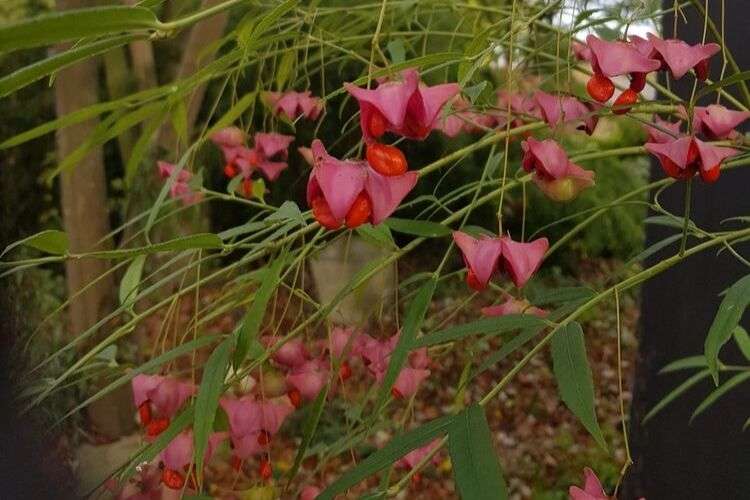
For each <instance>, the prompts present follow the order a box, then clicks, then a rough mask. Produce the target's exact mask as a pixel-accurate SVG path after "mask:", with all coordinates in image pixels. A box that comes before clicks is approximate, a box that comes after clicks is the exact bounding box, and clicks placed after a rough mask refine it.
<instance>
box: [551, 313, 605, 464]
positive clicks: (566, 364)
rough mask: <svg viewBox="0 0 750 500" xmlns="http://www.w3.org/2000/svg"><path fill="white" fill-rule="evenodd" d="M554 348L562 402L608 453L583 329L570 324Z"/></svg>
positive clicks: (554, 340) (555, 340) (555, 339)
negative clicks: (595, 402)
mask: <svg viewBox="0 0 750 500" xmlns="http://www.w3.org/2000/svg"><path fill="white" fill-rule="evenodd" d="M551 344H552V345H551V349H552V367H553V371H554V372H555V379H556V380H557V387H558V391H559V392H560V397H561V399H562V400H563V402H564V403H565V406H567V407H568V409H569V410H570V411H572V412H573V414H574V415H575V416H576V417H578V420H580V421H581V423H582V424H583V426H584V427H585V428H586V430H587V431H589V433H590V434H591V435H592V436H593V437H594V440H595V441H596V442H597V444H599V446H601V447H602V448H603V449H605V450H606V449H607V442H606V441H605V440H604V435H603V434H602V430H601V428H600V427H599V421H598V420H597V418H596V410H595V408H594V382H593V380H592V376H591V367H590V366H589V360H588V358H587V357H586V343H585V342H584V339H583V330H582V329H581V325H579V324H578V323H575V322H574V323H569V324H568V325H566V327H565V328H563V329H561V330H560V331H558V332H557V333H555V335H553V336H552V343H551Z"/></svg>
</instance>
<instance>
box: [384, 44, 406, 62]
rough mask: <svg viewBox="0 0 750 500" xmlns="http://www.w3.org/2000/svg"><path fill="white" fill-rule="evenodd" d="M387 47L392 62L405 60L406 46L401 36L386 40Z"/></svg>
mask: <svg viewBox="0 0 750 500" xmlns="http://www.w3.org/2000/svg"><path fill="white" fill-rule="evenodd" d="M387 49H388V54H389V55H390V56H391V62H392V63H393V64H398V63H401V62H404V61H405V60H406V47H405V46H404V40H403V39H402V38H396V39H395V40H391V41H390V42H388V45H387Z"/></svg>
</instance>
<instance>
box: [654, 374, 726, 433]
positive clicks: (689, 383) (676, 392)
mask: <svg viewBox="0 0 750 500" xmlns="http://www.w3.org/2000/svg"><path fill="white" fill-rule="evenodd" d="M709 375H711V372H710V371H708V370H701V371H699V372H698V373H696V374H694V375H693V376H692V377H690V378H689V379H687V380H686V381H684V382H683V383H681V384H680V385H678V386H677V387H675V388H674V389H672V392H670V393H669V394H667V395H666V396H664V399H662V400H661V401H659V402H658V403H657V404H656V405H655V406H654V407H653V408H651V411H649V412H648V413H647V414H646V416H645V417H643V423H644V424H646V423H647V422H648V421H649V420H651V419H652V418H654V416H655V415H656V414H657V413H659V412H660V411H662V410H663V409H664V408H666V407H667V405H669V404H670V403H671V402H672V401H674V400H675V399H677V398H678V397H680V395H682V394H683V393H685V392H686V391H687V390H688V389H690V388H691V387H693V386H694V385H695V384H697V383H698V382H700V381H701V380H703V379H706V378H708V376H709Z"/></svg>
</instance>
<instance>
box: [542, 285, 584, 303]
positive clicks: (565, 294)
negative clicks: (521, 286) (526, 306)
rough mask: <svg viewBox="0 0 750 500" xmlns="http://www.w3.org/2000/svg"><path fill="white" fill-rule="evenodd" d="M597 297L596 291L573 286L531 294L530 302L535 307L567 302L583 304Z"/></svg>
mask: <svg viewBox="0 0 750 500" xmlns="http://www.w3.org/2000/svg"><path fill="white" fill-rule="evenodd" d="M594 295H595V293H594V291H593V290H592V289H590V288H586V287H584V286H571V287H560V288H552V289H545V290H543V291H542V292H539V293H534V294H529V300H530V301H531V302H532V304H534V305H543V304H564V303H566V302H581V301H584V300H588V299H590V298H591V297H593V296H594Z"/></svg>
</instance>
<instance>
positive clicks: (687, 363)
mask: <svg viewBox="0 0 750 500" xmlns="http://www.w3.org/2000/svg"><path fill="white" fill-rule="evenodd" d="M705 367H706V357H705V356H701V355H698V356H688V357H686V358H682V359H678V360H675V361H672V362H671V363H669V364H668V365H667V366H665V367H664V368H662V369H661V370H659V373H672V372H677V371H680V370H689V369H691V368H705Z"/></svg>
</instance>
